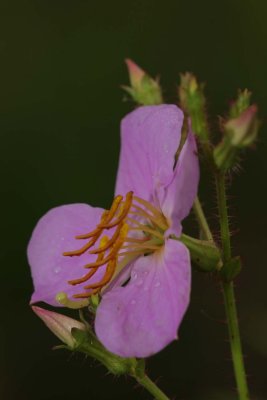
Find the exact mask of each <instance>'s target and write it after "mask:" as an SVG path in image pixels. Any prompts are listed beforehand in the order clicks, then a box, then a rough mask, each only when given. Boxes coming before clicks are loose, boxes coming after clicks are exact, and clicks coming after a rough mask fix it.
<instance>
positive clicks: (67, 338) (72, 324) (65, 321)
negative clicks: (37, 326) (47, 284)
mask: <svg viewBox="0 0 267 400" xmlns="http://www.w3.org/2000/svg"><path fill="white" fill-rule="evenodd" d="M32 310H33V311H34V312H35V314H36V315H38V317H39V318H41V320H42V321H43V322H44V323H45V325H46V326H47V327H48V328H49V329H50V331H51V332H53V333H54V335H56V336H57V337H58V338H59V339H60V340H61V341H62V342H63V343H65V344H66V345H67V346H68V347H69V348H71V349H73V348H74V347H75V346H76V341H75V339H74V337H73V336H72V334H71V330H72V329H73V328H77V329H79V330H82V331H85V330H86V327H85V325H84V324H83V323H82V322H79V321H76V320H75V319H73V318H70V317H66V316H65V315H62V314H58V313H56V312H54V311H48V310H45V309H43V308H40V307H36V306H32Z"/></svg>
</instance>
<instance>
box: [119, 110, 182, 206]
mask: <svg viewBox="0 0 267 400" xmlns="http://www.w3.org/2000/svg"><path fill="white" fill-rule="evenodd" d="M182 123H183V112H182V111H181V110H180V109H179V108H178V107H176V106H175V105H167V104H163V105H159V106H146V107H139V108H137V109H136V110H135V111H133V112H131V113H130V114H128V115H127V116H126V117H125V118H124V119H123V120H122V123H121V152H120V161H119V168H118V174H117V183H116V190H115V192H116V193H118V194H122V195H124V194H126V193H127V192H129V191H133V192H134V194H135V195H136V196H140V197H142V198H143V199H145V200H148V201H156V200H159V199H158V197H159V193H161V192H162V189H163V188H164V187H166V186H167V185H168V184H170V182H171V181H172V179H173V174H174V171H173V166H174V157H175V153H176V151H177V149H178V146H179V143H180V138H181V127H182Z"/></svg>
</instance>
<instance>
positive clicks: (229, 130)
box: [214, 91, 259, 171]
mask: <svg viewBox="0 0 267 400" xmlns="http://www.w3.org/2000/svg"><path fill="white" fill-rule="evenodd" d="M243 93H247V95H246V96H245V97H244V96H242V93H240V94H239V97H238V100H237V101H236V102H235V103H234V105H233V106H232V108H231V111H230V114H231V115H237V114H238V111H241V112H240V113H239V114H238V115H237V116H236V117H235V118H230V119H228V120H227V121H226V122H225V124H224V126H223V129H224V137H223V140H222V141H221V143H219V144H218V146H217V147H216V148H215V150H214V160H215V163H216V165H217V167H218V168H219V169H220V170H222V171H226V170H227V169H229V168H231V167H232V166H233V165H234V163H235V162H236V160H237V159H238V155H239V152H240V150H241V149H244V148H246V147H248V146H250V145H251V144H252V143H253V142H254V141H255V139H256V138H257V135H258V130H259V120H258V117H257V111H258V108H257V106H256V105H255V104H253V105H251V106H248V107H246V108H245V109H244V107H245V105H246V104H247V102H248V101H249V96H250V94H249V92H247V91H246V92H243ZM239 100H240V101H239Z"/></svg>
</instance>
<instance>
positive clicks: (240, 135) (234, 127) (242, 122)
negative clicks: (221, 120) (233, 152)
mask: <svg viewBox="0 0 267 400" xmlns="http://www.w3.org/2000/svg"><path fill="white" fill-rule="evenodd" d="M257 111H258V108H257V106H256V105H255V104H253V105H252V106H250V107H248V108H247V109H246V110H245V111H243V112H242V114H241V115H240V116H239V117H237V118H233V119H230V120H229V121H227V122H226V124H225V126H224V128H225V133H226V135H228V136H229V138H230V141H231V144H232V145H233V146H237V147H247V146H249V145H250V144H252V143H253V142H254V140H255V139H256V137H257V134H258V127H259V122H258V119H257Z"/></svg>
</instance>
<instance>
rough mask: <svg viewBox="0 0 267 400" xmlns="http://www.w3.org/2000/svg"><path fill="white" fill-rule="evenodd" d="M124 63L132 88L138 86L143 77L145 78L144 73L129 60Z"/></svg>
mask: <svg viewBox="0 0 267 400" xmlns="http://www.w3.org/2000/svg"><path fill="white" fill-rule="evenodd" d="M125 62H126V65H127V68H128V72H129V78H130V82H131V85H132V87H136V86H138V85H140V83H141V81H142V79H143V77H144V76H145V71H144V70H143V69H142V68H140V67H139V66H138V65H137V64H136V63H135V62H133V60H131V59H130V58H126V60H125Z"/></svg>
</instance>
